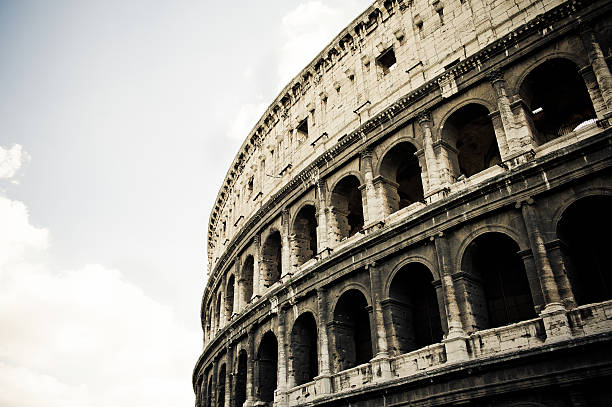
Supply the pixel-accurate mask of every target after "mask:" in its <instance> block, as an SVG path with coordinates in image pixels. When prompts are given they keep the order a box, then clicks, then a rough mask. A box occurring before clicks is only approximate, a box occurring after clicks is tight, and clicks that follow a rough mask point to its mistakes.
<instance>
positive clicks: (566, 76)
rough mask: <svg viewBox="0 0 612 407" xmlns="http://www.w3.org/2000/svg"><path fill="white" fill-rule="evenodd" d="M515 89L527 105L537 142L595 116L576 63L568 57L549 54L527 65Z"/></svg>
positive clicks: (565, 131) (566, 130) (547, 139)
mask: <svg viewBox="0 0 612 407" xmlns="http://www.w3.org/2000/svg"><path fill="white" fill-rule="evenodd" d="M559 83H563V86H559ZM517 93H518V94H519V95H520V97H521V99H522V100H523V102H524V103H525V104H526V106H527V108H528V109H527V114H528V115H529V118H530V121H531V123H532V124H533V129H534V132H535V135H536V141H537V142H538V143H539V144H543V143H545V142H547V141H550V140H553V139H555V138H557V137H560V136H563V135H566V134H568V133H570V132H572V131H573V130H575V129H576V128H577V127H578V126H580V125H584V124H585V123H587V122H594V121H595V120H596V119H597V115H596V113H595V109H594V107H593V102H592V101H591V97H590V96H589V91H588V89H587V86H586V84H585V82H584V79H583V78H582V75H581V74H580V72H579V66H578V65H577V64H576V62H575V61H574V60H573V59H568V58H567V57H560V56H556V57H552V56H549V57H548V58H545V59H544V60H543V61H539V63H538V64H537V65H535V66H532V67H530V69H529V70H528V71H526V72H525V74H524V76H523V77H522V78H521V81H520V82H518V84H517Z"/></svg>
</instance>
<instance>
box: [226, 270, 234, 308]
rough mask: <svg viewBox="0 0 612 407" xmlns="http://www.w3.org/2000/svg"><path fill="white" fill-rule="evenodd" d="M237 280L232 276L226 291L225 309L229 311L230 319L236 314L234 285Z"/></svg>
mask: <svg viewBox="0 0 612 407" xmlns="http://www.w3.org/2000/svg"><path fill="white" fill-rule="evenodd" d="M235 283H236V279H235V278H234V275H233V274H232V275H231V276H230V278H229V281H228V282H227V290H226V291H225V308H226V309H227V316H228V318H229V317H231V316H232V314H233V313H234V285H235Z"/></svg>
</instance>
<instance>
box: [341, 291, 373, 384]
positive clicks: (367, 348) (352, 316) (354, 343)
mask: <svg viewBox="0 0 612 407" xmlns="http://www.w3.org/2000/svg"><path fill="white" fill-rule="evenodd" d="M368 309H369V307H368V302H367V300H366V298H365V296H364V295H363V294H362V293H361V291H359V290H354V289H353V290H348V291H347V292H345V293H344V294H342V296H340V298H339V299H338V303H337V304H336V308H335V310H334V321H333V324H332V325H333V331H334V332H333V338H334V341H335V352H334V355H333V361H334V369H335V370H336V371H337V372H339V371H341V370H345V369H350V368H351V367H355V366H357V365H360V364H362V363H367V362H368V361H370V359H372V338H371V332H370V313H369V310H368Z"/></svg>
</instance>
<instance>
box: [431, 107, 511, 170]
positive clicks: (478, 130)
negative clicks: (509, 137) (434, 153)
mask: <svg viewBox="0 0 612 407" xmlns="http://www.w3.org/2000/svg"><path fill="white" fill-rule="evenodd" d="M487 105H489V104H488V103H486V104H484V103H482V102H481V101H480V100H478V101H474V100H470V101H468V102H466V103H464V104H463V105H461V106H460V107H458V108H456V109H453V110H452V111H451V112H449V114H448V115H447V117H446V118H445V120H444V122H442V125H441V126H440V139H441V140H442V141H444V142H446V143H448V144H449V145H450V148H447V153H446V155H447V157H446V158H447V160H448V166H449V171H450V176H451V179H457V178H459V177H460V176H465V177H471V176H472V175H474V174H476V173H478V172H480V171H483V170H485V169H487V168H489V167H492V166H494V165H495V164H499V163H501V156H500V152H499V146H498V144H497V138H496V135H495V129H494V127H493V122H492V120H491V118H490V117H489V113H490V112H491V110H490V108H489V107H487Z"/></svg>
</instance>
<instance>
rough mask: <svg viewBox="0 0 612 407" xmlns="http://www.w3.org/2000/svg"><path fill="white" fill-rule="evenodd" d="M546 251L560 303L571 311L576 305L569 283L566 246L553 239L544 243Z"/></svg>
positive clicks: (569, 272)
mask: <svg viewBox="0 0 612 407" xmlns="http://www.w3.org/2000/svg"><path fill="white" fill-rule="evenodd" d="M546 250H547V252H548V257H549V259H550V265H551V266H552V269H553V273H554V275H555V281H556V282H557V288H558V289H559V296H560V297H561V303H563V306H564V307H565V309H572V308H574V307H575V306H576V305H577V304H576V299H575V298H574V291H573V288H572V283H571V281H570V275H571V273H572V270H571V268H570V267H569V258H568V257H567V255H566V253H567V250H568V249H567V246H566V244H565V242H563V241H562V240H560V239H555V240H553V241H551V242H547V243H546Z"/></svg>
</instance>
